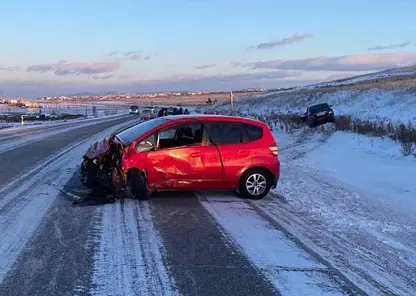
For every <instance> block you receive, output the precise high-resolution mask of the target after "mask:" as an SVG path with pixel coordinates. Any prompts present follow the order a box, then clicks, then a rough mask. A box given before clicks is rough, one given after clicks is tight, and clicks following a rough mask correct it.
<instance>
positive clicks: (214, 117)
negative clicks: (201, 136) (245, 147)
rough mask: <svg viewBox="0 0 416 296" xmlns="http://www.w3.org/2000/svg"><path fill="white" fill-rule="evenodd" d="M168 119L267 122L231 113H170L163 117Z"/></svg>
mask: <svg viewBox="0 0 416 296" xmlns="http://www.w3.org/2000/svg"><path fill="white" fill-rule="evenodd" d="M163 118H165V119H168V120H180V119H192V118H194V119H199V120H205V121H216V120H222V121H234V122H235V121H238V122H256V123H261V124H265V123H264V122H262V121H260V120H256V119H251V118H244V117H240V116H231V115H213V114H189V115H168V116H165V117H163Z"/></svg>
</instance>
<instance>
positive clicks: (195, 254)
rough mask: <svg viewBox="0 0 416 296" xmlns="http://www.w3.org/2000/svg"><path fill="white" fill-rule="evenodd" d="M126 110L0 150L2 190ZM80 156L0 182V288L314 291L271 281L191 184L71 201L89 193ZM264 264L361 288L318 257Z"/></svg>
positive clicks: (331, 285)
mask: <svg viewBox="0 0 416 296" xmlns="http://www.w3.org/2000/svg"><path fill="white" fill-rule="evenodd" d="M132 118H134V117H126V118H118V119H114V120H111V121H108V122H105V123H98V124H96V125H90V126H88V127H81V128H79V129H76V130H72V131H70V132H67V133H65V134H58V135H54V136H52V137H50V138H47V139H44V140H42V141H37V142H33V143H30V144H28V145H25V146H22V147H19V148H17V149H14V150H12V151H8V152H5V153H0V164H1V165H0V190H1V187H3V186H5V185H7V184H9V183H10V182H11V181H13V180H16V178H18V177H19V176H22V175H23V174H24V173H27V172H30V170H31V169H33V168H34V167H36V166H39V165H40V164H42V162H43V161H45V160H46V159H48V158H50V157H51V156H53V155H56V153H58V152H59V151H61V150H62V149H65V148H66V147H71V145H73V144H74V143H76V142H79V141H81V140H85V139H89V138H90V137H91V136H93V135H95V134H97V133H99V132H102V131H103V130H105V129H107V128H109V127H111V126H114V125H116V124H120V123H123V122H126V121H127V120H131V119H132ZM0 138H1V137H0ZM80 147H81V148H83V146H80ZM74 149H78V148H74ZM70 150H71V149H70ZM70 152H71V151H69V152H68V153H70ZM62 157H65V155H63V156H62ZM77 157H78V156H77ZM77 157H74V158H73V159H72V158H65V159H64V158H62V159H61V158H59V159H58V158H57V160H54V161H52V162H51V163H48V164H47V165H46V164H45V168H44V170H43V171H42V166H40V168H39V171H34V172H33V173H30V174H29V175H28V176H26V177H25V178H24V179H22V181H21V183H19V184H16V185H15V186H16V190H17V192H21V193H18V194H16V195H12V194H13V192H11V191H10V190H9V191H7V192H6V193H3V192H1V191H0V234H1V236H0V237H1V238H2V239H0V295H8V296H13V295H16V296H17V295H19V296H22V295H31V296H36V295H39V296H44V295H62V296H64V295H158V296H159V295H262V296H263V295H264V296H266V295H311V294H310V291H309V292H308V291H303V292H302V293H300V292H299V291H300V290H299V291H298V290H296V289H297V287H298V286H299V285H302V283H300V282H298V283H296V284H295V285H293V287H292V286H290V285H288V284H287V282H288V280H290V278H282V279H281V281H280V282H277V281H275V282H273V280H272V279H271V277H270V276H267V275H266V273H265V271H264V270H263V269H262V268H261V267H259V266H258V265H256V264H254V261H253V260H251V259H250V258H249V256H248V255H247V254H246V253H245V252H244V249H243V248H242V247H241V246H239V244H238V241H237V240H235V239H234V237H233V235H232V234H230V233H229V232H227V230H226V229H224V227H223V226H221V225H220V224H219V223H218V221H217V220H216V219H215V218H214V217H213V216H212V215H211V214H210V213H209V211H207V209H206V208H205V207H204V206H203V203H204V202H205V201H204V200H203V199H202V200H201V197H198V196H196V195H195V194H193V193H175V194H168V193H163V194H162V193H160V194H156V195H155V196H153V197H152V199H151V200H150V201H142V202H139V201H134V200H127V199H126V200H119V201H116V203H114V204H108V205H101V206H71V202H72V200H73V199H74V198H82V197H85V196H87V195H88V192H87V191H86V190H85V189H84V188H83V187H82V185H81V184H80V182H79V180H78V176H77V172H76V171H75V167H76V166H75V165H73V161H74V159H75V160H76V159H77ZM55 162H56V163H57V165H56V166H53V164H54V163H55ZM65 174H69V177H68V179H65ZM42 176H44V177H42ZM31 178H32V179H33V178H38V179H33V180H35V181H33V180H32V179H31ZM39 178H40V180H39ZM31 180H32V181H31ZM62 180H64V181H62ZM30 182H32V183H30ZM60 182H61V183H60ZM62 182H63V183H62ZM48 186H49V187H48ZM19 187H20V188H19ZM19 190H20V191H19ZM220 202H221V201H220ZM238 203H240V201H239V200H237V201H235V204H236V205H237V204H238ZM43 205H44V207H43ZM237 210H238V209H237ZM247 227H250V225H247ZM270 227H272V228H273V226H270ZM32 228H33V229H32ZM275 230H276V231H278V230H277V227H276V229H275ZM258 231H261V229H258ZM251 234H253V235H254V234H255V231H253V232H251ZM248 235H250V233H248ZM255 237H256V236H253V238H251V237H247V239H248V240H250V239H254V238H255ZM257 237H258V236H257ZM276 240H277V238H276ZM257 243H258V242H257ZM255 245H256V244H253V247H255ZM271 247H272V246H271ZM1 252H3V253H4V254H1ZM305 254H306V253H305ZM306 255H307V256H312V257H313V255H310V254H306ZM306 255H305V256H304V257H306ZM312 257H311V258H312ZM308 260H309V259H308ZM310 260H317V262H318V261H319V258H313V259H310ZM266 263H267V262H266ZM317 264H318V263H317ZM319 264H321V263H319ZM270 265H276V266H272V267H273V268H275V269H276V274H277V276H278V275H279V272H280V271H279V268H280V269H281V270H285V271H287V270H289V271H290V272H291V273H297V272H299V273H302V275H306V278H307V280H305V279H304V278H303V277H300V278H299V279H300V280H298V281H309V280H310V279H312V277H313V276H307V275H308V274H311V273H320V272H323V274H325V277H327V279H325V281H324V282H323V283H318V284H316V285H315V284H314V285H315V286H314V287H313V289H314V290H313V291H316V289H318V290H319V289H320V290H319V291H321V292H319V295H348V294H349V295H356V294H357V293H359V292H357V290H355V288H354V287H352V286H351V285H350V284H349V283H348V282H345V281H344V280H343V279H340V278H339V276H338V275H337V274H336V273H332V272H331V270H330V269H326V267H325V266H323V267H321V266H320V267H319V268H298V269H297V268H289V269H288V268H286V267H284V266H280V265H282V264H276V263H275V262H270ZM1 269H3V270H1ZM279 285H281V287H282V288H280V286H279ZM311 285H312V284H311ZM288 286H289V288H288ZM283 287H285V288H283ZM292 288H293V289H294V290H290V289H292ZM288 289H289V290H288ZM287 291H289V292H287ZM294 291H295V292H294ZM299 293H300V294H299ZM308 293H309V294H308Z"/></svg>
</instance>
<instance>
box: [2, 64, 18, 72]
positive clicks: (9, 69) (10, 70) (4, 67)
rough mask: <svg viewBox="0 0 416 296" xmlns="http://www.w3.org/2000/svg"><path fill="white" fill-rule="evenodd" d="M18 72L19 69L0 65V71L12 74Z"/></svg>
mask: <svg viewBox="0 0 416 296" xmlns="http://www.w3.org/2000/svg"><path fill="white" fill-rule="evenodd" d="M16 70H19V67H8V66H5V65H0V71H8V72H12V71H16Z"/></svg>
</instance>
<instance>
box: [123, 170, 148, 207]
mask: <svg viewBox="0 0 416 296" xmlns="http://www.w3.org/2000/svg"><path fill="white" fill-rule="evenodd" d="M127 194H128V196H129V197H132V198H134V199H140V200H147V199H149V191H148V190H147V184H146V178H145V176H144V174H143V173H142V172H140V171H138V170H132V171H130V172H129V174H128V177H127Z"/></svg>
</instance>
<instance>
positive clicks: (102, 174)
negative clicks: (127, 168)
mask: <svg viewBox="0 0 416 296" xmlns="http://www.w3.org/2000/svg"><path fill="white" fill-rule="evenodd" d="M123 149H124V148H123V144H122V142H121V141H119V139H118V138H117V137H116V136H115V135H112V136H110V137H106V138H104V139H103V140H100V141H97V142H96V143H95V144H94V145H92V146H91V147H90V148H89V149H88V150H87V152H86V153H85V155H84V159H83V162H82V164H81V169H80V179H81V182H82V184H83V185H84V186H85V187H87V188H89V189H91V190H92V191H93V192H94V193H98V194H100V195H102V196H103V197H104V196H106V195H108V194H111V195H113V196H115V197H117V196H120V194H122V192H123V191H124V187H125V180H124V177H123V171H122V164H121V162H122V157H123V151H124V150H123Z"/></svg>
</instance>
